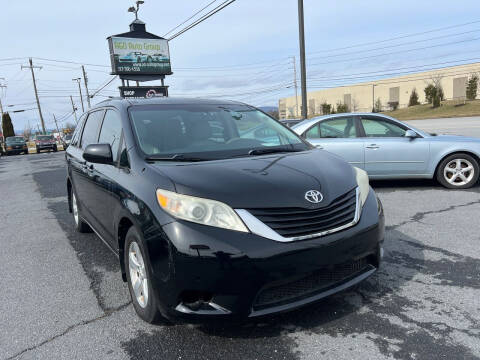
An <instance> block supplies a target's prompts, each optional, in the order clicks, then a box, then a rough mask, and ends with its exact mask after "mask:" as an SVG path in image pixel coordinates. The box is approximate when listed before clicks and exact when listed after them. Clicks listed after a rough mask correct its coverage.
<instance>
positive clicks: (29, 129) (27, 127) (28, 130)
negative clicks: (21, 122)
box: [23, 124, 32, 140]
mask: <svg viewBox="0 0 480 360" xmlns="http://www.w3.org/2000/svg"><path fill="white" fill-rule="evenodd" d="M23 137H24V138H25V139H26V140H30V138H31V137H32V127H31V126H30V124H28V125H25V127H24V128H23Z"/></svg>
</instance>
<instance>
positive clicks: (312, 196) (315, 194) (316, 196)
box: [305, 190, 323, 204]
mask: <svg viewBox="0 0 480 360" xmlns="http://www.w3.org/2000/svg"><path fill="white" fill-rule="evenodd" d="M305 199H306V200H307V201H309V202H311V203H313V204H318V203H320V202H322V200H323V195H322V193H321V192H320V191H317V190H309V191H307V192H306V193H305Z"/></svg>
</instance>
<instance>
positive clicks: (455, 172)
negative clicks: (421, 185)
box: [443, 159, 475, 186]
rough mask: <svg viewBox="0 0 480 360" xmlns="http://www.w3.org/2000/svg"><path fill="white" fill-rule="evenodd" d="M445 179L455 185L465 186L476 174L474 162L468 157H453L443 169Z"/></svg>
mask: <svg viewBox="0 0 480 360" xmlns="http://www.w3.org/2000/svg"><path fill="white" fill-rule="evenodd" d="M443 176H444V178H445V180H446V181H447V182H448V183H450V184H451V185H454V186H463V185H466V184H468V183H469V182H470V181H472V179H473V177H474V176H475V168H474V167H473V164H472V163H471V162H470V161H468V160H466V159H453V160H451V161H449V162H448V164H447V165H446V166H445V168H444V169H443Z"/></svg>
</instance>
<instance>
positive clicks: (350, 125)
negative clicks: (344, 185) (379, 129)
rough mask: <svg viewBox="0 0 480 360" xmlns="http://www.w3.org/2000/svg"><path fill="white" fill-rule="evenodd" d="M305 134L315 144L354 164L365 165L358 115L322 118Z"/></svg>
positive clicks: (361, 166)
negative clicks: (359, 135)
mask: <svg viewBox="0 0 480 360" xmlns="http://www.w3.org/2000/svg"><path fill="white" fill-rule="evenodd" d="M303 136H304V137H305V138H306V139H307V140H308V141H309V142H310V143H312V144H313V145H315V146H317V147H319V148H323V149H324V150H326V151H329V152H331V153H334V154H337V155H339V156H341V157H342V158H344V159H345V160H346V161H348V162H349V163H350V164H352V165H353V166H357V167H360V168H363V166H364V139H362V138H359V137H358V120H357V118H356V116H352V115H349V116H338V117H333V118H328V119H324V120H320V121H319V122H317V123H316V124H315V125H313V126H312V127H310V128H309V129H308V130H307V131H305V133H304V134H303Z"/></svg>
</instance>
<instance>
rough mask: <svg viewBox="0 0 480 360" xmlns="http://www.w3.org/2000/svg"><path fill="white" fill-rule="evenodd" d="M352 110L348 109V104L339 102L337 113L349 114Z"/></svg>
mask: <svg viewBox="0 0 480 360" xmlns="http://www.w3.org/2000/svg"><path fill="white" fill-rule="evenodd" d="M349 111H350V109H349V108H348V105H347V104H343V103H341V102H338V103H337V113H339V114H340V113H347V112H349Z"/></svg>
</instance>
